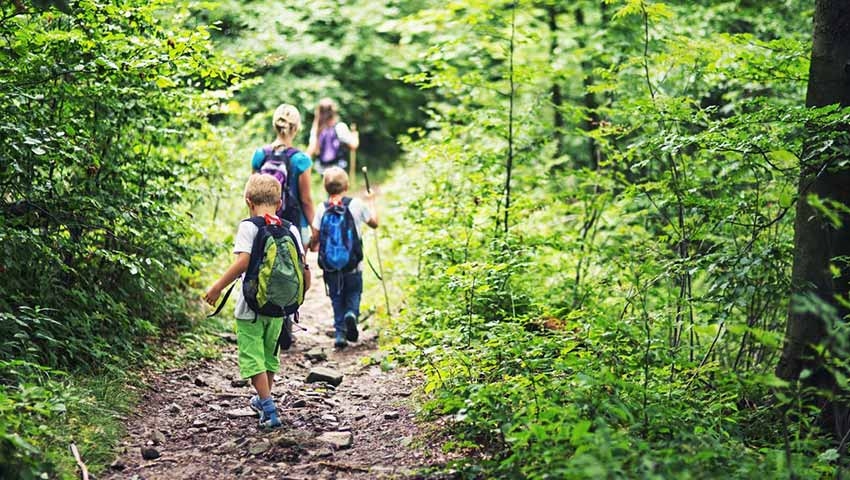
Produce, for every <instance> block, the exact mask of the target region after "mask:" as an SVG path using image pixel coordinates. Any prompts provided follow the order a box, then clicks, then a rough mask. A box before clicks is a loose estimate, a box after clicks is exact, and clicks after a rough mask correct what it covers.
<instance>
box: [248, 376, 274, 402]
mask: <svg viewBox="0 0 850 480" xmlns="http://www.w3.org/2000/svg"><path fill="white" fill-rule="evenodd" d="M251 385H253V386H254V390H256V391H257V395H258V396H259V397H260V400H265V399H266V398H269V397H271V396H272V387H271V383H270V382H269V377H268V375H266V372H262V373H258V374H256V375H254V376H252V377H251Z"/></svg>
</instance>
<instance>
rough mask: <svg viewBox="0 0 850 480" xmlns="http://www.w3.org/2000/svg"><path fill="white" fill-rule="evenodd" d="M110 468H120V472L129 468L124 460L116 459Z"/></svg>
mask: <svg viewBox="0 0 850 480" xmlns="http://www.w3.org/2000/svg"><path fill="white" fill-rule="evenodd" d="M109 468H111V469H112V470H118V471H119V472H120V471H121V470H124V469H125V468H127V465H125V464H124V462H122V461H121V460H115V461H114V462H112V463H110V464H109Z"/></svg>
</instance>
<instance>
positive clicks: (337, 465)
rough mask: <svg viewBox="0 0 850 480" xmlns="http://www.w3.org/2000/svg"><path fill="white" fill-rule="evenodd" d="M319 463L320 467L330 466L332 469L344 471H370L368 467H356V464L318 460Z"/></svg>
mask: <svg viewBox="0 0 850 480" xmlns="http://www.w3.org/2000/svg"><path fill="white" fill-rule="evenodd" d="M319 465H320V466H322V467H327V468H330V469H332V470H341V471H345V472H363V473H369V472H370V471H371V470H370V469H368V468H364V467H358V466H356V465H346V464H344V463H331V462H319Z"/></svg>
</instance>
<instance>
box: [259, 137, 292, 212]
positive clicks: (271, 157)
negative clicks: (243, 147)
mask: <svg viewBox="0 0 850 480" xmlns="http://www.w3.org/2000/svg"><path fill="white" fill-rule="evenodd" d="M296 153H298V150H296V149H294V148H292V147H288V148H286V149H284V150H282V151H279V152H278V151H275V150H274V149H272V146H271V145H266V146H265V147H263V154H264V155H265V158H264V159H263V163H262V164H261V165H260V173H265V174H268V175H271V176H273V177H274V178H276V179H277V181H278V182H280V186H281V189H280V197H281V200H283V202H282V203H281V206H280V210H278V211H277V216H278V217H280V218H283V219H285V220H288V221H289V222H290V223H294V224H295V225H300V224H301V202H300V201H299V199H298V195H297V194H296V188H295V186H294V185H295V184H296V182H297V180H296V179H295V178H292V176H291V175H290V172H291V171H292V156H293V155H295V154H296Z"/></svg>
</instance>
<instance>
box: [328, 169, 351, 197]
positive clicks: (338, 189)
mask: <svg viewBox="0 0 850 480" xmlns="http://www.w3.org/2000/svg"><path fill="white" fill-rule="evenodd" d="M323 180H324V183H325V191H326V192H328V194H329V195H336V194H339V193H342V192H344V191H346V190H348V174H347V173H345V170H343V169H341V168H339V167H331V168H329V169H327V170H325V173H324V176H323Z"/></svg>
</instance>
